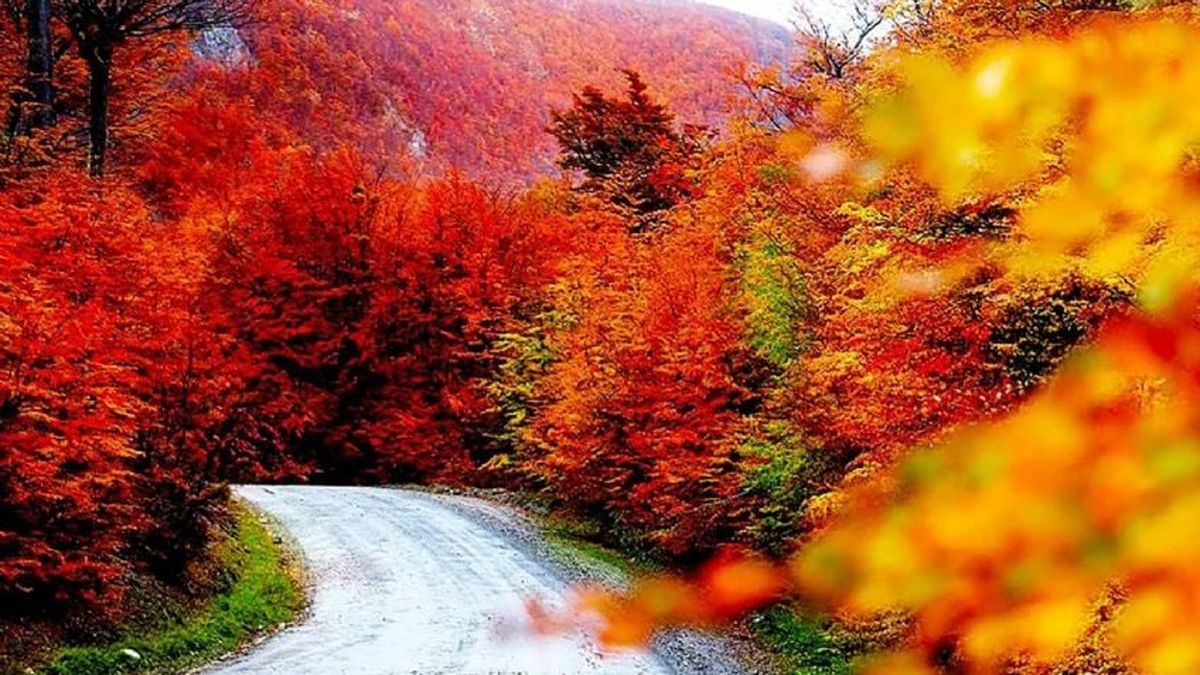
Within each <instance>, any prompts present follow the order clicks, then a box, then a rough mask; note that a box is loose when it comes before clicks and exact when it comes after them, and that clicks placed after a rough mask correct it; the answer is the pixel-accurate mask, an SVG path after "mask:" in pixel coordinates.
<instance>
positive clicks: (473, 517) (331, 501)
mask: <svg viewBox="0 0 1200 675" xmlns="http://www.w3.org/2000/svg"><path fill="white" fill-rule="evenodd" d="M237 493H238V494H239V495H240V496H241V497H242V498H244V499H245V500H247V501H249V502H250V503H251V504H253V505H254V506H255V507H256V508H258V509H260V510H261V511H263V512H264V513H267V514H269V515H270V516H272V517H273V518H275V519H277V520H278V521H279V523H280V524H281V525H282V526H283V527H284V528H285V529H286V530H287V533H288V535H289V536H290V537H291V538H292V539H293V541H294V543H295V545H296V546H297V548H298V549H299V551H300V553H301V554H302V555H303V557H304V559H305V564H306V566H307V568H308V572H309V582H310V584H311V585H312V589H311V597H312V606H311V608H310V611H309V613H308V615H307V617H306V618H305V619H304V620H303V621H301V622H300V623H299V624H298V625H296V626H294V627H292V628H289V629H287V630H285V631H283V632H282V633H280V634H278V635H276V636H274V637H273V638H270V639H268V640H266V641H265V642H263V643H261V644H259V645H257V646H256V647H254V648H253V649H251V650H250V651H248V652H247V653H245V654H243V655H241V656H239V657H237V658H234V659H232V660H228V661H225V662H223V663H220V664H217V665H215V666H213V667H211V668H210V669H208V670H206V671H203V672H204V674H205V675H275V674H278V675H284V674H287V675H351V674H353V675H400V674H407V673H422V674H424V673H431V674H434V673H445V674H447V675H451V674H453V675H459V674H462V675H469V674H474V673H479V674H481V675H483V674H487V675H508V674H515V673H522V674H524V673H528V674H534V673H564V674H568V673H606V674H608V673H611V674H613V675H620V674H622V673H647V674H657V673H689V674H691V673H698V674H699V673H704V674H711V675H733V674H734V673H741V672H743V671H742V669H741V667H740V665H739V664H738V661H737V659H736V658H735V657H734V656H732V654H733V651H734V650H733V649H731V647H730V645H728V644H726V643H725V641H723V640H720V639H717V638H713V637H711V636H704V635H700V634H692V633H677V634H672V635H669V636H666V637H664V638H662V639H660V640H659V641H657V642H656V644H655V647H654V649H653V651H646V652H624V653H604V652H602V651H601V650H600V649H599V648H598V647H597V646H595V645H594V644H593V643H592V642H591V641H590V640H589V639H588V638H587V637H586V636H584V635H582V634H578V635H562V636H553V637H546V636H538V635H534V634H532V632H531V631H527V630H523V629H522V627H523V626H524V622H525V612H524V603H525V601H526V600H527V599H529V598H536V599H538V600H539V601H540V602H542V603H543V604H544V605H546V606H548V607H551V608H554V607H563V606H564V605H565V604H566V603H568V602H569V598H570V593H571V588H572V587H573V585H575V584H577V583H579V582H580V581H584V580H591V581H595V579H587V577H588V576H589V575H591V573H590V572H587V571H585V570H583V569H582V568H581V567H576V566H573V565H571V564H570V563H566V562H564V561H563V560H561V558H560V559H557V560H555V559H552V557H551V556H549V555H547V554H546V552H547V550H548V547H547V546H546V545H545V544H544V542H541V541H540V537H538V535H537V532H536V531H535V530H534V528H532V526H530V525H529V523H528V522H527V521H526V520H525V519H524V518H522V517H521V516H520V515H519V514H518V513H517V512H516V511H514V510H512V509H509V508H507V507H503V506H498V505H495V504H492V503H490V502H486V501H483V500H480V499H475V498H471V497H459V496H450V495H440V494H439V495H435V494H429V493H424V492H414V491H408V490H394V489H378V488H330V487H307V486H305V487H241V488H238V489H237ZM602 581H603V580H602ZM607 581H609V582H612V580H611V579H610V580H607ZM617 583H619V581H618V582H617Z"/></svg>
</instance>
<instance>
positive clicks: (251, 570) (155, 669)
mask: <svg viewBox="0 0 1200 675" xmlns="http://www.w3.org/2000/svg"><path fill="white" fill-rule="evenodd" d="M234 511H235V515H236V532H235V536H234V537H232V538H230V539H229V540H228V541H226V542H223V543H222V544H220V545H219V547H218V550H217V553H216V555H217V557H218V559H219V561H220V563H221V566H222V568H224V569H227V570H230V571H231V573H232V575H233V577H234V579H235V581H234V582H233V583H232V585H231V586H230V587H229V589H228V590H227V591H225V592H223V593H221V594H219V595H217V596H216V597H214V598H213V599H212V601H211V602H209V603H208V605H207V606H206V607H205V608H204V609H202V610H200V611H198V612H197V613H195V614H194V615H193V616H191V617H189V618H187V619H186V620H184V621H182V622H172V623H170V624H167V625H161V626H157V627H155V628H154V629H152V630H150V631H149V632H139V633H138V634H130V635H127V636H125V637H124V638H122V639H120V640H118V641H116V642H115V643H113V644H108V645H103V646H83V647H67V648H64V649H62V650H60V651H59V652H58V653H57V654H56V655H54V657H53V658H52V659H51V660H50V662H49V664H48V665H45V666H43V667H42V668H40V669H37V670H36V671H35V672H37V673H40V674H43V675H125V674H134V673H138V674H141V673H145V674H152V673H179V672H184V671H186V670H188V669H189V668H192V667H195V666H199V665H202V664H204V663H207V662H209V661H211V660H213V659H215V658H217V657H218V656H221V655H223V654H227V653H230V652H233V651H235V650H237V648H238V647H240V646H242V645H243V644H245V643H246V642H247V641H249V640H250V639H251V638H253V637H255V636H257V635H261V634H263V633H264V632H266V631H269V630H272V629H273V628H275V627H277V626H279V625H281V624H285V623H288V622H290V621H292V620H294V619H295V618H296V616H297V615H298V614H299V612H300V610H301V608H302V607H303V605H304V593H303V591H302V590H301V588H300V583H299V581H298V579H297V578H296V575H295V574H293V573H292V570H291V569H290V568H289V565H288V564H287V560H286V558H285V555H284V552H283V550H282V549H281V547H280V546H279V545H278V544H277V543H276V542H275V540H274V538H273V537H272V535H271V533H270V532H269V531H268V530H267V528H266V527H265V526H264V525H263V524H262V523H261V522H260V521H259V518H258V516H257V514H255V513H254V512H252V511H251V510H250V509H249V508H247V507H246V506H244V505H241V504H235V505H234Z"/></svg>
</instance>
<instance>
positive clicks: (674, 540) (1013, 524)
mask: <svg viewBox="0 0 1200 675" xmlns="http://www.w3.org/2000/svg"><path fill="white" fill-rule="evenodd" d="M842 14H843V15H842V16H839V17H838V18H836V19H834V18H830V17H827V16H824V15H823V14H821V13H820V12H816V11H814V10H808V9H804V7H803V4H802V5H801V8H800V10H799V11H798V13H797V15H796V16H797V20H796V21H795V24H794V26H792V27H791V28H785V27H782V26H780V25H777V24H774V23H772V22H769V21H766V20H760V19H754V18H751V17H748V16H745V15H742V14H738V13H735V12H732V11H727V10H723V9H718V8H715V7H711V6H707V5H701V4H693V3H690V2H685V1H683V0H679V1H675V0H671V1H666V2H649V1H647V0H577V1H573V2H554V1H551V0H413V1H411V2H408V1H406V2H395V1H389V0H254V1H250V0H120V1H117V0H0V85H2V86H3V91H4V92H5V94H6V96H7V98H5V99H4V100H3V101H2V102H0V115H2V117H0V120H2V121H3V125H4V126H3V128H2V129H0V672H2V673H7V672H10V669H11V672H13V673H18V672H22V673H23V672H47V673H79V674H81V675H86V674H88V673H109V672H111V673H126V672H172V671H171V670H169V669H168V670H162V669H161V667H160V669H159V670H157V671H151V670H147V671H141V670H136V669H135V668H134V666H133V665H130V663H126V662H120V663H117V662H115V661H114V662H113V663H114V664H116V665H112V668H110V669H107V670H103V669H96V670H93V669H87V668H92V667H93V666H88V667H87V668H84V667H83V666H82V665H78V666H69V665H67V666H64V665H61V663H59V665H54V663H53V662H52V655H53V654H54V653H55V650H57V649H59V648H60V647H62V646H64V645H66V646H71V645H97V644H100V645H103V644H106V642H111V641H112V640H114V639H115V638H116V636H119V635H122V634H124V631H126V630H129V628H128V627H129V626H131V625H132V626H141V625H143V624H144V622H145V621H147V618H146V617H147V616H148V615H150V614H155V612H158V613H159V614H161V613H162V612H161V611H159V610H154V609H147V608H148V606H151V607H158V605H157V604H156V603H157V601H153V602H148V601H147V598H148V597H155V596H156V595H162V596H164V597H169V598H172V599H173V600H172V601H171V602H172V603H173V604H172V606H175V605H178V606H179V607H181V608H183V609H180V610H179V611H180V612H182V613H184V614H186V613H187V612H190V611H191V609H187V608H194V607H198V606H203V605H204V603H205V602H208V599H209V598H212V597H213V596H214V595H215V594H218V593H219V592H220V591H221V589H222V588H223V587H224V585H228V584H229V583H232V582H230V580H229V579H228V578H226V577H229V576H230V574H232V573H226V572H223V571H222V569H223V568H222V564H223V563H222V562H221V560H222V557H221V554H220V553H219V552H220V551H222V550H224V548H223V547H224V546H226V545H227V543H226V544H222V543H221V542H222V541H223V540H224V539H225V538H226V537H227V536H228V534H227V533H229V532H231V531H233V530H235V529H236V523H237V522H238V521H239V515H238V514H239V513H240V511H238V509H241V508H243V507H240V506H236V505H235V504H236V502H233V501H231V488H230V486H231V485H244V484H265V485H305V484H311V485H326V486H398V485H399V486H425V487H426V488H428V487H431V486H436V487H437V488H438V489H443V490H450V491H456V492H463V493H469V494H506V495H517V496H518V497H516V498H518V499H522V500H530V501H531V503H536V504H537V505H538V508H539V509H544V510H546V511H548V512H549V513H552V514H554V517H556V518H565V519H570V520H571V522H577V523H586V524H587V527H588V528H589V531H591V532H592V535H591V536H592V538H593V539H595V540H596V541H597V542H598V543H599V544H600V545H603V546H605V547H609V548H611V549H613V550H616V551H620V552H622V554H624V555H629V556H634V557H636V558H638V559H639V560H644V561H651V563H650V564H651V569H652V572H651V573H650V574H649V576H640V575H639V576H640V578H641V580H640V581H636V582H635V583H634V584H633V585H632V586H631V587H630V588H628V589H625V590H615V591H614V590H611V589H609V590H588V591H583V592H581V593H580V594H579V596H578V599H577V602H576V603H575V604H574V605H572V606H571V607H569V608H565V609H563V608H558V609H554V608H540V607H538V606H537V605H536V603H532V602H531V609H530V612H531V614H532V615H533V618H532V619H531V623H532V624H533V625H534V628H532V629H531V630H538V631H545V632H550V633H553V632H556V631H563V630H572V629H573V627H575V626H576V625H578V624H580V623H581V622H582V623H586V624H587V625H588V626H590V627H592V628H593V629H594V632H595V633H596V639H597V640H599V641H600V642H601V643H603V644H606V645H609V646H613V647H619V648H629V647H634V648H637V647H639V646H642V645H645V644H648V643H649V642H650V640H651V638H652V636H653V635H654V634H655V633H656V632H657V631H659V630H667V629H671V628H673V627H677V626H700V627H702V628H705V629H708V630H714V631H717V632H718V633H720V632H725V631H734V632H736V631H745V630H749V629H748V628H747V626H751V627H752V626H756V625H759V624H761V623H763V622H767V621H773V622H778V621H779V617H780V616H785V617H787V622H789V623H788V625H793V627H794V626H795V625H799V626H802V627H803V629H802V630H800V629H795V630H792V632H790V633H789V635H791V636H792V637H791V642H789V641H788V640H787V639H785V640H782V641H780V640H776V641H775V642H776V644H775V645H774V647H773V649H774V650H775V651H779V652H781V654H780V655H779V659H782V661H781V662H782V663H783V664H785V665H783V666H781V668H782V669H784V670H786V671H788V672H797V673H814V674H815V673H844V672H873V673H1127V672H1129V673H1138V672H1145V673H1149V674H1159V673H1161V674H1164V675H1165V674H1174V673H1179V674H1187V673H1196V672H1200V593H1198V591H1197V589H1198V588H1200V585H1198V583H1200V543H1198V542H1200V515H1198V514H1200V293H1198V291H1200V287H1198V286H1197V281H1198V279H1197V278H1196V272H1195V270H1196V269H1197V264H1198V263H1200V163H1198V162H1200V157H1198V155H1197V150H1198V148H1200V112H1197V108H1196V106H1195V105H1194V103H1193V102H1194V100H1195V97H1196V96H1197V95H1200V39H1198V38H1200V13H1197V10H1196V7H1195V6H1194V5H1193V4H1192V3H1191V2H1174V1H1171V0H1167V1H1164V2H1133V1H1131V0H881V1H879V2H876V1H875V0H860V1H859V2H856V3H854V4H847V5H846V6H845V7H844V8H843V11H842ZM509 498H510V499H512V498H513V497H509ZM234 576H236V575H234ZM781 613H782V614H781ZM584 616H586V617H588V618H587V619H586V620H584V619H582V618H581V617H584ZM267 622H271V623H274V622H275V619H255V623H259V624H262V623H267ZM260 628H261V626H260ZM776 628H778V626H776ZM797 631H800V632H799V633H798V632H797ZM776 632H778V630H776ZM800 634H802V635H803V637H804V639H803V640H799V638H796V635H800ZM763 639H766V638H763ZM797 640H799V642H797ZM235 642H236V640H235ZM126 651H127V652H128V651H129V650H126ZM134 654H135V656H136V658H138V659H143V655H142V654H139V653H137V652H134ZM35 655H36V656H35ZM114 658H116V657H114ZM130 658H131V659H132V658H133V657H130ZM397 658H398V659H399V661H398V665H399V666H403V665H404V664H403V655H398V656H397ZM143 660H144V659H143ZM74 663H82V661H78V662H74ZM47 664H50V665H47ZM193 665H195V664H193ZM43 667H45V668H46V670H41V668H43ZM26 668H30V669H29V670H26ZM35 668H36V669H37V670H35ZM178 672H183V671H178ZM397 672H409V671H408V670H404V669H403V668H401V669H400V670H398V671H397Z"/></svg>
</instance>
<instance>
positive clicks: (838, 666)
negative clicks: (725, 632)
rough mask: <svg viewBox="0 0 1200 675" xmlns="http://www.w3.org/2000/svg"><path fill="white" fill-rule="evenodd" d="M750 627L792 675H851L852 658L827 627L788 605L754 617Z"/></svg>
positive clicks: (773, 608)
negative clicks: (782, 661) (832, 636)
mask: <svg viewBox="0 0 1200 675" xmlns="http://www.w3.org/2000/svg"><path fill="white" fill-rule="evenodd" d="M750 625H751V626H752V627H753V628H754V632H755V633H756V634H757V635H758V636H759V638H760V639H761V640H762V641H763V642H764V643H766V644H767V646H769V647H770V648H771V650H772V651H774V652H775V653H776V654H778V655H779V656H780V657H781V658H782V659H783V660H784V662H785V665H786V667H787V672H789V673H791V674H792V675H849V673H851V672H853V670H852V668H851V667H850V660H851V657H850V656H849V655H847V653H846V651H845V650H844V648H843V647H842V646H840V645H838V643H837V642H835V641H834V640H833V639H832V638H831V637H830V636H829V633H828V631H827V629H826V627H825V625H824V624H823V623H822V622H820V621H818V620H816V619H812V618H810V617H807V616H804V615H803V614H801V613H800V612H798V611H796V610H795V609H793V608H791V607H788V606H786V605H780V606H777V607H772V608H771V609H768V610H766V611H763V612H759V613H757V614H755V615H754V616H753V617H752V618H751V620H750Z"/></svg>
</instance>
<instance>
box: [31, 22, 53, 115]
mask: <svg viewBox="0 0 1200 675" xmlns="http://www.w3.org/2000/svg"><path fill="white" fill-rule="evenodd" d="M25 13H26V14H27V17H28V21H29V54H28V60H27V62H26V72H27V73H28V79H29V82H28V85H27V86H28V87H29V94H30V98H31V101H30V102H31V103H32V104H33V109H32V110H31V111H30V114H29V120H28V122H27V124H28V126H29V127H30V128H33V127H40V126H43V125H47V124H53V123H54V55H53V53H52V50H53V46H52V42H51V36H50V0H28V1H27V2H26V3H25Z"/></svg>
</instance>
